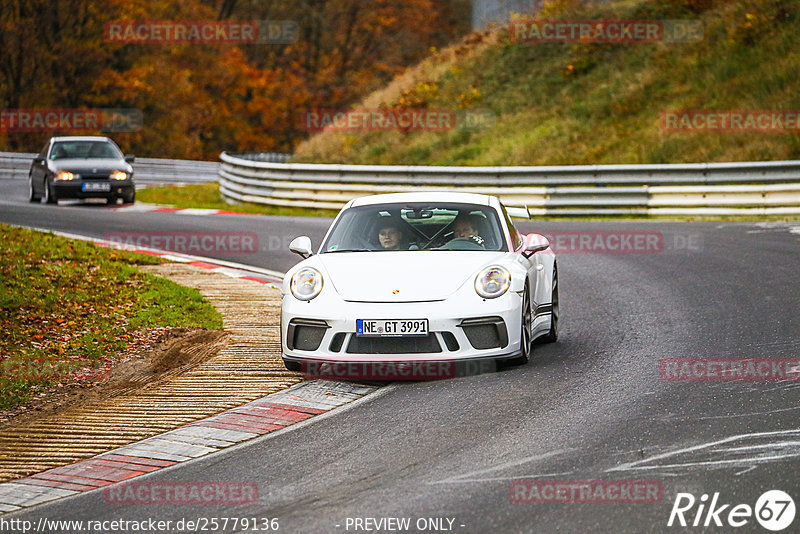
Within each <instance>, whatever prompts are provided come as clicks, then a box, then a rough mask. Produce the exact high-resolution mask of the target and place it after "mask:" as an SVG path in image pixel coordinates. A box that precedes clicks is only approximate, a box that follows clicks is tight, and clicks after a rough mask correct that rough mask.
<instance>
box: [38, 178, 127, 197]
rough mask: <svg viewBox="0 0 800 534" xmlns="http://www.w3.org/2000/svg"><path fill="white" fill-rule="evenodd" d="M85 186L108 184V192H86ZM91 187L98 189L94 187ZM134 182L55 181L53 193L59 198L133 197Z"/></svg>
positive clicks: (109, 180)
mask: <svg viewBox="0 0 800 534" xmlns="http://www.w3.org/2000/svg"><path fill="white" fill-rule="evenodd" d="M84 184H108V191H85V190H84V187H83V185H84ZM90 187H96V186H94V185H92V186H90ZM134 189H135V185H134V183H133V180H111V179H108V180H55V181H53V191H54V192H55V194H56V197H57V198H114V197H125V196H131V195H132V194H133V192H134Z"/></svg>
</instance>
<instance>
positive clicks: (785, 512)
mask: <svg viewBox="0 0 800 534" xmlns="http://www.w3.org/2000/svg"><path fill="white" fill-rule="evenodd" d="M708 500H709V497H708V495H707V494H705V493H704V494H703V495H702V496H700V499H697V498H695V496H694V495H692V494H691V493H678V495H677V496H676V497H675V502H674V503H673V505H672V511H671V512H670V514H669V521H667V526H668V527H671V526H681V527H688V526H692V527H700V526H702V527H714V526H716V527H721V526H725V524H727V526H730V527H734V528H738V527H743V526H745V525H747V524H748V523H750V522H751V521H752V519H753V517H755V519H756V521H758V523H759V524H760V525H761V526H762V527H764V528H765V529H767V530H771V531H773V532H778V531H781V530H784V529H786V528H787V527H788V526H789V525H791V524H792V522H793V521H794V515H795V505H794V500H793V499H792V498H791V497H790V496H789V494H788V493H786V492H784V491H781V490H770V491H766V492H764V493H763V494H762V495H761V496H760V497H759V498H758V500H756V504H755V506H754V507H751V506H750V505H749V504H737V505H735V506H734V505H731V504H723V503H721V502H720V499H719V492H715V493H714V495H713V496H712V498H711V502H708Z"/></svg>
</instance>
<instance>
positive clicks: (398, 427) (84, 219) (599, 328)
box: [0, 180, 800, 533]
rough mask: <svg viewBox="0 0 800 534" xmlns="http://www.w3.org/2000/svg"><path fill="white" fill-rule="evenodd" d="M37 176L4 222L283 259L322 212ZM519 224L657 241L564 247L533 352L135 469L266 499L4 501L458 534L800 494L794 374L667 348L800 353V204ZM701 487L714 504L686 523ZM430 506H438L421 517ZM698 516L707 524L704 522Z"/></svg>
mask: <svg viewBox="0 0 800 534" xmlns="http://www.w3.org/2000/svg"><path fill="white" fill-rule="evenodd" d="M26 194H27V189H26V183H25V181H22V180H0V222H5V223H12V224H17V225H25V226H33V227H40V228H49V229H54V230H62V231H66V232H72V233H81V234H85V235H90V236H96V237H103V235H104V234H106V233H107V232H111V231H147V232H189V231H195V232H197V231H207V232H211V231H215V232H222V231H246V232H254V233H256V234H257V235H258V237H259V250H258V251H257V252H255V253H251V254H246V255H242V254H238V255H237V254H228V253H224V252H223V253H220V254H217V255H216V257H219V258H221V259H226V260H230V261H237V262H241V263H246V264H250V265H255V266H259V267H265V268H269V269H276V270H281V271H284V270H286V269H287V268H289V267H290V266H291V265H292V264H293V263H294V262H295V261H296V258H297V257H296V256H294V255H293V254H291V253H290V252H289V251H288V250H287V249H286V246H285V243H288V241H289V240H290V239H291V238H292V237H295V236H297V235H301V234H307V235H310V236H311V238H312V241H313V242H314V244H315V246H316V245H318V244H319V242H320V239H321V237H322V235H323V234H324V231H325V229H326V228H327V225H328V224H329V222H330V221H329V220H327V219H309V218H268V217H249V216H242V217H239V216H204V217H196V216H189V215H175V214H168V213H135V212H128V213H125V212H121V211H115V210H113V209H109V208H108V207H106V206H100V205H88V204H80V203H70V205H63V203H62V205H61V206H59V207H54V206H46V205H40V204H28V202H27V199H26ZM518 226H519V228H520V229H521V230H523V231H533V230H537V231H540V232H542V233H548V232H550V233H554V234H558V233H564V232H573V233H581V234H585V235H590V236H592V237H593V238H595V237H596V236H597V235H602V236H606V237H607V236H608V235H609V233H617V234H624V233H626V232H628V233H630V232H634V233H635V232H655V233H657V234H658V235H661V236H662V238H663V241H661V243H662V244H661V245H660V246H659V247H658V250H651V251H647V253H624V254H622V253H616V254H610V253H600V252H599V251H597V250H595V252H592V253H562V254H560V255H559V258H558V263H559V278H560V287H561V323H560V339H559V342H558V343H556V344H553V345H546V346H537V347H536V349H535V351H534V359H533V361H532V362H531V363H529V364H528V365H526V366H523V367H517V368H511V369H508V370H504V371H502V372H495V373H486V374H481V375H477V376H470V377H465V378H459V379H454V380H442V381H433V382H415V383H396V384H394V385H391V386H389V387H388V388H385V389H384V390H382V391H381V392H380V393H378V394H376V395H373V396H371V397H367V398H366V399H364V400H363V401H361V402H358V403H356V404H354V405H352V406H349V407H347V408H344V409H342V410H337V411H334V412H332V413H330V414H327V415H325V416H321V417H317V418H313V419H311V420H310V421H308V422H306V423H301V424H300V425H297V426H294V427H290V428H289V429H287V430H285V431H280V432H276V433H273V434H269V435H267V436H265V437H262V438H259V439H255V440H253V441H250V442H247V443H245V444H243V445H240V446H236V447H232V448H231V449H227V450H226V451H224V452H221V453H217V454H213V455H210V456H209V457H206V458H200V459H198V460H194V461H191V462H187V463H186V464H183V465H179V466H175V467H173V468H169V469H165V470H161V471H159V472H156V473H153V474H152V475H147V476H145V477H143V478H142V479H141V480H144V481H147V482H159V481H162V482H163V481H236V482H252V483H255V484H257V486H258V490H259V499H258V501H257V502H254V503H250V504H245V505H240V506H174V505H173V506H121V505H113V504H109V503H107V502H105V500H104V497H103V493H102V492H100V491H95V492H91V493H88V494H83V495H78V496H75V497H70V498H66V499H62V500H60V501H56V502H54V503H52V504H45V505H40V506H37V507H35V508H32V509H29V510H26V511H21V512H18V513H13V514H7V515H5V516H3V517H4V518H5V519H12V518H19V519H26V520H31V521H33V522H34V523H35V522H36V521H38V519H39V518H42V517H45V518H48V519H51V520H52V519H58V520H70V519H83V520H87V519H92V520H114V519H128V520H146V519H148V518H157V519H159V520H172V521H173V524H175V523H174V522H176V521H178V520H180V519H196V518H198V517H205V518H214V517H216V518H221V517H229V518H233V517H239V518H241V517H248V518H277V519H278V521H279V525H280V532H366V531H367V530H365V529H363V528H356V526H357V525H362V526H364V525H367V524H368V523H364V522H361V523H357V522H356V521H355V518H374V519H375V520H381V519H384V520H385V519H386V518H409V520H410V525H411V527H412V528H411V531H417V530H418V529H417V526H420V527H425V528H427V529H428V530H427V531H440V532H441V531H454V532H465V533H467V532H468V533H487V532H537V533H538V532H542V533H545V532H569V533H572V532H574V533H583V532H672V531H674V532H731V531H736V532H768V530H766V529H764V528H763V527H762V526H761V525H760V524H759V523H758V521H757V520H756V518H755V517H749V518H745V520H746V523H744V526H742V527H740V528H733V527H732V526H731V525H729V524H728V519H729V516H728V513H729V511H730V510H731V509H732V508H733V507H734V506H736V505H739V504H746V505H748V506H750V507H753V508H754V507H755V505H756V501H757V500H758V498H759V496H761V495H762V494H763V493H764V492H766V491H768V490H782V491H784V492H786V493H788V494H789V495H790V496H793V497H794V499H795V502H796V504H798V505H800V501H798V498H800V476H798V473H800V418H799V417H798V415H799V414H800V402H799V401H800V381H798V380H797V378H796V376H797V375H795V378H794V379H793V380H792V379H789V380H782V381H777V380H772V381H757V380H741V381H732V380H722V381H720V380H717V381H707V380H704V381H668V380H665V379H663V378H662V376H661V373H660V362H661V360H663V359H667V358H720V359H724V358H735V359H743V358H770V359H776V358H794V359H795V360H798V359H800V283H798V273H800V253H799V252H798V251H799V250H800V222H798V223H785V222H762V223H756V222H746V223H734V222H707V223H679V222H640V221H625V222H617V221H585V222H584V221H572V222H558V221H550V222H547V223H537V222H531V221H527V222H524V223H519V224H518ZM598 232H600V233H598ZM603 232H604V233H603ZM606 242H608V241H606ZM273 245H274V246H273ZM205 255H208V256H215V254H213V253H212V254H205ZM521 479H524V480H529V481H536V482H537V483H540V484H541V485H542V487H544V486H546V483H547V482H548V481H598V480H605V481H612V480H624V481H651V482H653V483H657V484H660V487H661V488H663V496H662V497H660V502H657V503H650V504H647V503H636V504H623V503H618V502H615V503H591V504H587V503H569V502H555V503H548V504H533V503H517V502H512V499H511V497H512V496H513V495H512V494H511V493H510V491H509V490H510V487H511V484H512V483H513V481H516V480H521ZM137 480H139V479H137ZM717 492H718V493H719V495H718V503H717V508H719V507H720V506H722V505H729V506H728V507H727V508H726V509H725V510H724V511H723V512H722V513H720V514H719V515H718V516H715V517H718V518H719V519H720V521H721V522H722V523H723V526H722V527H715V526H714V518H707V517H706V511H707V510H708V508H709V506H708V505H709V502H710V501H711V500H712V499H711V498H712V497H713V496H714V494H715V493H717ZM512 493H513V492H512ZM678 493H690V494H692V495H693V496H694V498H696V499H697V503H696V504H695V505H694V507H692V508H691V509H689V510H688V511H687V512H686V513H685V517H686V520H687V521H688V522H689V525H690V526H688V527H685V528H684V527H681V526H678V525H677V521H676V523H675V524H673V526H672V527H668V526H667V522H668V520H669V518H670V512H671V510H672V508H673V504H674V503H675V500H676V496H677V494H678ZM703 494H706V495H708V496H709V497H708V498H707V502H705V508H706V510H704V512H703V513H702V514H700V515H701V517H698V524H699V526H696V527H693V526H691V524H692V523H691V522H692V521H694V519H695V516H696V515H697V511H698V505H699V504H700V501H701V496H702V495H703ZM555 500H557V499H555ZM348 518H349V519H348ZM434 518H442V519H443V520H442V521H441V522H435V521H427V519H434ZM420 519H421V520H422V521H421V522H418V520H420ZM707 519H708V521H710V523H709V524H710V525H711V526H709V527H705V528H704V527H703V522H705V521H706V520H707ZM450 520H452V524H451V523H450ZM369 525H370V529H369V531H373V530H377V529H375V528H374V527H375V523H369ZM381 525H382V526H383V527H387V526H389V525H392V524H391V523H385V522H384V523H382V524H381ZM420 530H423V531H425V530H424V529H423V528H420ZM211 531H214V530H211ZM217 531H223V530H221V529H218V530H217ZM234 531H235V530H233V529H231V528H230V527H229V528H228V529H227V530H224V532H234ZM238 531H242V532H252V531H253V530H252V529H251V530H247V529H242V528H239V529H238ZM381 531H385V532H389V531H391V530H390V529H389V528H383V530H381ZM790 531H794V532H798V531H800V518H796V519H795V520H794V523H793V524H792V525H791V527H789V528H788V529H786V530H785V531H784V532H790Z"/></svg>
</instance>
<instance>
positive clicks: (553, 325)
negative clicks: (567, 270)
mask: <svg viewBox="0 0 800 534" xmlns="http://www.w3.org/2000/svg"><path fill="white" fill-rule="evenodd" d="M550 302H551V303H552V305H553V309H552V312H551V313H550V331H549V332H547V334H545V335H543V336H542V337H540V338H539V339H540V340H541V342H542V343H555V342H556V341H558V267H557V266H556V265H555V264H554V265H553V293H552V296H551V298H550Z"/></svg>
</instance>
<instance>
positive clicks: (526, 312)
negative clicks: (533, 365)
mask: <svg viewBox="0 0 800 534" xmlns="http://www.w3.org/2000/svg"><path fill="white" fill-rule="evenodd" d="M532 324H533V313H532V311H531V296H530V291H529V290H528V284H527V283H526V284H525V291H524V293H523V294H522V313H521V314H520V344H519V350H520V354H519V356H517V357H516V358H511V359H510V360H506V362H505V363H506V364H507V365H524V364H526V363H528V361H530V359H531V325H532Z"/></svg>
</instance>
